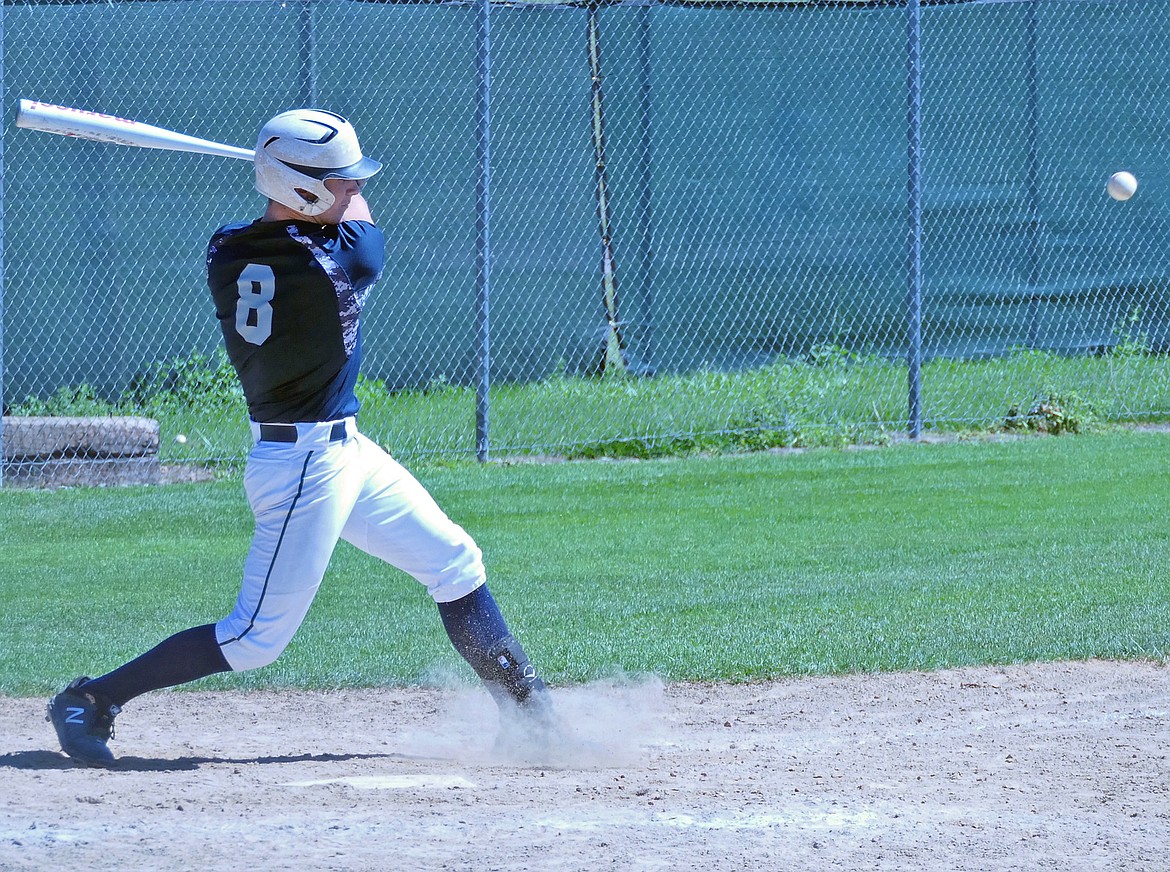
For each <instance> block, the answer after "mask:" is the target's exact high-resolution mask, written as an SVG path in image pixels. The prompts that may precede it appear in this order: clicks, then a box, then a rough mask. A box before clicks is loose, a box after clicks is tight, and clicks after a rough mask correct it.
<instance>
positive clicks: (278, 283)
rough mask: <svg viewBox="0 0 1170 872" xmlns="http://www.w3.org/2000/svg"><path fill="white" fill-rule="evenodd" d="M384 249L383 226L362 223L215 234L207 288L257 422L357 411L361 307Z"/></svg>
mask: <svg viewBox="0 0 1170 872" xmlns="http://www.w3.org/2000/svg"><path fill="white" fill-rule="evenodd" d="M384 247H385V240H384V239H383V237H382V231H381V230H379V229H378V228H377V227H375V226H374V225H373V224H370V223H368V222H365V221H344V222H342V223H341V224H338V225H324V226H322V225H319V224H313V223H311V222H307V221H256V222H253V223H252V224H233V225H228V226H226V227H221V228H220V229H219V230H217V231H216V232H215V235H214V236H212V238H211V242H210V244H209V245H208V247H207V285H208V287H209V288H210V289H211V296H212V299H213V300H214V301H215V315H216V317H217V318H218V319H219V326H220V329H221V330H222V331H223V338H224V344H225V345H226V346H227V353H228V357H229V358H230V359H231V362H232V366H234V367H235V369H236V373H237V374H238V375H239V377H240V384H241V385H243V388H244V396H245V397H246V398H247V400H248V412H249V414H250V415H251V417H252V419H253V420H255V421H259V422H261V423H294V422H297V421H330V420H335V419H337V418H344V417H346V416H348V415H353V414H356V413H357V410H358V401H357V397H356V396H355V395H354V384H355V383H356V382H357V376H358V369H359V367H360V366H361V356H362V335H361V312H362V306H363V305H364V304H365V300H366V295H367V294H368V293H369V290H370V288H371V287H372V286H373V284H374V282H376V281H377V280H378V277H379V276H380V275H381V273H382V263H383V257H384V253H383V252H384Z"/></svg>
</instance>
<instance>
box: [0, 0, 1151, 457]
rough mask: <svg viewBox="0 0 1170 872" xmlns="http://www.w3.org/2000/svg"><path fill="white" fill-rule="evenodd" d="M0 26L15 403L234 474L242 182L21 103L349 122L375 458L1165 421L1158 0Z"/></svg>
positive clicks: (212, 11) (285, 16)
mask: <svg viewBox="0 0 1170 872" xmlns="http://www.w3.org/2000/svg"><path fill="white" fill-rule="evenodd" d="M0 16H2V17H0V26H2V28H3V39H2V42H3V55H2V63H0V66H2V71H3V109H4V113H5V118H6V119H9V121H8V123H6V124H5V126H4V130H3V143H2V147H3V150H2V151H0V161H2V170H3V171H2V174H0V184H2V185H3V188H2V191H3V207H4V208H3V224H2V225H0V231H2V234H0V240H2V244H0V264H2V276H3V283H2V294H0V316H2V331H0V367H2V373H3V379H2V385H3V388H2V389H3V400H4V407H5V410H6V414H11V415H13V416H19V417H23V418H32V417H39V416H42V415H45V414H55V415H72V416H77V417H93V416H95V415H96V416H102V415H104V416H108V417H111V418H112V419H113V418H119V417H122V416H127V417H131V416H132V417H135V418H141V417H148V418H153V419H155V420H158V421H159V440H160V442H159V446H160V450H161V452H162V454H163V457H164V459H173V460H176V461H183V462H193V463H194V462H205V461H215V460H231V459H237V458H239V457H241V456H242V454H243V452H244V451H245V450H246V447H247V429H246V426H244V422H243V415H244V412H243V407H242V405H240V404H239V402H238V397H236V398H233V397H231V396H230V392H231V387H230V373H226V374H225V372H224V371H223V367H222V361H220V360H218V359H217V357H216V354H217V351H216V349H217V347H218V344H219V342H218V330H217V327H216V324H215V322H214V318H213V316H212V315H211V308H210V301H209V298H208V295H207V292H206V288H205V284H204V277H203V274H202V269H203V253H204V248H205V245H206V242H207V239H208V237H209V236H210V233H211V232H212V231H213V230H214V229H215V228H216V227H217V226H219V225H220V224H223V223H226V222H228V221H233V220H241V219H247V218H249V217H252V216H255V215H257V214H258V213H259V211H260V206H261V204H260V202H259V199H258V195H257V194H256V193H255V192H254V191H253V190H252V189H251V179H250V172H249V169H248V167H247V165H246V164H245V163H243V162H238V161H224V160H220V159H216V158H212V157H196V156H192V155H182V154H173V153H167V152H159V151H145V150H137V149H129V148H123V147H118V146H109V145H101V144H96V143H89V142H82V141H75V140H65V139H63V138H60V137H51V136H47V135H44V134H38V133H32V132H29V131H25V130H18V129H15V128H14V127H13V126H12V124H11V119H12V118H13V115H14V113H15V108H16V103H17V100H19V99H20V98H22V97H26V98H35V99H40V100H45V101H48V102H53V103H58V104H63V105H73V106H79V107H83V108H87V109H94V110H98V111H101V112H105V113H109V114H114V115H120V116H124V117H130V118H135V119H138V120H141V121H145V122H148V123H151V124H156V125H159V126H164V127H169V128H173V129H177V130H180V131H183V132H186V133H190V134H193V135H196V136H202V137H205V138H209V139H214V140H217V141H224V142H230V143H236V144H241V145H250V144H251V142H252V139H253V137H254V135H255V130H256V129H257V128H258V127H259V125H260V124H261V123H262V122H263V121H264V120H265V119H266V118H268V117H270V116H271V115H273V114H275V113H276V112H278V111H281V110H283V109H287V108H290V107H294V106H298V105H318V106H323V107H327V108H330V109H333V110H335V111H338V112H340V113H342V114H344V115H346V116H348V117H349V118H351V119H352V120H353V121H354V122H355V124H356V125H357V127H358V129H359V132H360V134H361V138H362V142H363V145H364V147H365V149H366V151H367V152H368V153H370V154H372V155H374V156H377V157H379V158H380V159H382V160H383V161H384V162H385V163H386V165H387V168H388V169H387V171H386V172H384V173H383V174H382V175H380V176H379V177H378V178H377V179H376V180H375V181H374V183H372V184H371V186H370V189H369V192H368V196H369V199H370V201H371V203H372V205H373V207H374V209H375V215H376V217H377V219H378V221H379V223H380V224H382V225H383V227H384V228H385V230H386V231H387V236H388V240H389V242H388V246H389V250H388V252H387V254H388V258H387V270H386V273H385V274H384V278H383V280H382V282H381V284H380V285H379V287H378V288H377V289H375V294H374V295H373V297H372V302H371V304H370V306H369V308H368V311H367V315H366V366H365V370H366V375H367V376H368V378H369V381H368V382H366V383H365V384H363V386H362V390H363V392H364V393H363V399H364V401H365V404H366V405H365V409H366V411H365V412H364V413H363V429H365V430H366V432H367V433H369V434H370V435H372V436H373V437H374V438H377V439H379V440H381V441H383V442H384V443H385V444H387V445H388V446H389V447H390V448H391V449H392V450H394V451H395V452H396V453H399V454H402V455H428V456H436V455H437V456H460V455H463V456H472V455H477V456H479V457H481V458H482V457H486V456H488V454H489V452H491V453H494V454H511V453H541V452H558V451H567V450H573V449H575V448H579V447H580V446H582V445H586V444H593V443H607V442H616V441H621V440H655V439H660V440H662V439H677V438H680V437H691V436H695V435H699V434H704V433H712V432H720V431H727V430H735V429H744V428H747V429H757V430H761V431H767V430H770V429H771V430H785V431H790V432H793V433H796V432H798V431H800V430H801V428H808V427H829V428H834V427H835V428H844V429H848V428H851V427H852V428H866V427H876V428H883V429H891V428H892V429H901V430H909V431H910V432H911V433H912V434H917V432H918V431H919V429H920V428H933V427H943V426H986V425H987V424H989V423H994V422H996V421H1002V420H1003V419H1004V417H1005V415H1009V414H1010V411H1011V410H1012V409H1013V408H1014V407H1015V406H1018V405H1019V404H1020V403H1021V402H1022V403H1024V404H1025V405H1026V404H1027V402H1028V401H1029V398H1030V397H1033V396H1037V397H1041V398H1042V395H1044V393H1045V391H1049V390H1057V391H1062V392H1064V393H1065V394H1070V395H1077V396H1080V397H1082V398H1084V399H1086V401H1087V402H1089V403H1091V405H1092V407H1093V409H1094V412H1095V414H1097V415H1098V416H1100V417H1103V418H1106V419H1110V420H1122V419H1126V418H1129V417H1140V416H1152V415H1165V414H1167V413H1170V378H1168V377H1167V372H1166V368H1165V366H1164V365H1163V360H1164V358H1163V357H1162V356H1161V353H1162V352H1163V351H1164V350H1165V349H1166V347H1167V344H1168V342H1170V308H1168V303H1167V292H1168V289H1170V213H1168V211H1167V208H1168V207H1167V199H1166V190H1167V183H1168V182H1170V170H1168V167H1170V160H1168V157H1170V154H1168V152H1170V138H1168V137H1167V136H1166V135H1165V132H1166V128H1167V123H1168V122H1170V74H1168V73H1170V16H1166V15H1165V4H1164V3H1163V2H1161V0H1117V2H1108V0H1010V2H1009V0H1001V2H973V0H968V2H929V0H905V2H855V3H851V2H831V3H830V2H807V3H806V2H758V3H752V2H741V3H687V2H670V3H666V2H653V0H635V2H612V3H539V2H509V3H492V4H490V5H489V4H488V3H487V2H486V0H475V2H469V3H459V2H455V3H448V2H444V3H426V2H421V3H420V2H410V3H386V2H362V0H294V2H276V0H272V2H270V0H249V2H242V0H158V2H145V3H144V2H130V0H126V2H119V0H115V2H103V3H100V4H99V3H88V2H76V3H68V2H52V3H35V2H13V3H7V4H5V5H4V6H3V8H2V11H0ZM489 24H490V31H489ZM489 34H490V39H489ZM1119 169H1126V170H1129V171H1131V172H1133V173H1135V175H1137V177H1138V179H1139V180H1140V187H1139V191H1138V194H1137V195H1136V196H1135V197H1134V198H1133V199H1132V200H1130V201H1129V202H1126V203H1117V202H1114V201H1112V200H1110V199H1109V198H1108V197H1107V196H1106V195H1105V193H1104V188H1105V180H1106V178H1107V177H1108V176H1109V174H1110V173H1111V172H1113V171H1115V170H1119ZM1122 352H1123V353H1122ZM802 367H803V368H802ZM806 370H808V371H806ZM814 370H815V371H814ZM827 370H828V371H829V374H828V375H826V371H827ZM225 385H226V386H225ZM26 424H27V422H26ZM180 433H181V434H182V435H184V436H186V437H187V438H186V441H185V442H183V443H175V442H174V441H173V438H174V436H176V435H178V434H180ZM34 441H35V440H34ZM49 441H51V440H46V443H47V442H49ZM70 451H81V449H67V450H64V453H65V454H68V453H69V452H70ZM59 453H60V452H59ZM82 453H84V452H83V451H82ZM9 454H11V453H10V452H9ZM10 459H11V458H10ZM30 462H31V461H30ZM9 468H10V471H11V470H12V469H14V468H16V467H13V466H11V465H10V467H9Z"/></svg>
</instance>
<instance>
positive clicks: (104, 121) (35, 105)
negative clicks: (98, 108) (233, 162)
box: [16, 100, 254, 161]
mask: <svg viewBox="0 0 1170 872" xmlns="http://www.w3.org/2000/svg"><path fill="white" fill-rule="evenodd" d="M16 126H17V127H22V128H25V129H26V130H40V131H43V132H45V133H56V134H58V135H60V136H75V137H78V138H79V139H90V140H95V141H97V142H112V143H116V144H118V145H130V146H135V147H137V148H158V149H164V150H168V151H185V152H193V153H195V154H210V155H216V156H218V157H232V158H236V159H238V160H248V161H250V160H252V159H253V157H254V153H253V151H252V149H250V148H239V147H237V146H234V145H225V144H223V143H222V142H212V141H211V140H207V139H199V138H197V137H194V136H187V135H186V134H184V133H176V132H175V131H173V130H167V129H165V128H162V127H154V126H152V125H150V124H143V123H141V122H138V121H131V120H130V119H129V118H119V117H117V116H116V115H104V114H102V113H100V112H90V111H88V110H86V109H75V108H73V107H70V106H56V105H54V104H52V103H41V102H38V101H35V100H21V101H20V106H19V108H18V110H17V112H16Z"/></svg>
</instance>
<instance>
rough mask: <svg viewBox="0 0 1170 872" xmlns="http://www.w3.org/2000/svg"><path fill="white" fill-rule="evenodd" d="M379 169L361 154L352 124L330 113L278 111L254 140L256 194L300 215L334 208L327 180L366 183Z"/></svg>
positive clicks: (375, 163) (318, 213)
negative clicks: (361, 180)
mask: <svg viewBox="0 0 1170 872" xmlns="http://www.w3.org/2000/svg"><path fill="white" fill-rule="evenodd" d="M380 169H382V165H381V164H380V163H378V161H376V160H372V159H370V158H368V157H364V156H363V155H362V148H361V146H360V145H359V144H358V138H357V133H355V132H354V129H353V125H351V124H350V123H349V122H348V121H346V120H345V119H344V118H342V117H341V116H340V115H336V114H334V113H333V112H325V111H323V110H320V109H293V110H291V111H289V112H281V113H280V114H279V115H277V116H276V117H275V118H273V119H272V120H271V121H269V122H268V123H267V124H265V125H264V126H263V127H262V128H260V136H259V137H258V138H257V140H256V190H257V191H259V192H260V193H261V194H263V195H264V196H266V197H268V198H269V199H271V200H275V201H276V202H278V203H282V204H284V205H285V206H288V207H289V208H290V209H295V210H296V211H297V212H300V213H301V214H302V215H308V216H313V215H320V214H321V213H322V212H324V211H326V210H327V209H328V208H329V207H330V206H332V205H333V203H334V200H335V198H334V196H333V195H332V194H331V193H329V190H328V189H327V188H326V187H325V180H326V179H368V178H369V177H370V176H372V175H374V173H376V172H378V170H380Z"/></svg>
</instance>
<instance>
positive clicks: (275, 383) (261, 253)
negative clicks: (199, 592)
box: [48, 109, 554, 766]
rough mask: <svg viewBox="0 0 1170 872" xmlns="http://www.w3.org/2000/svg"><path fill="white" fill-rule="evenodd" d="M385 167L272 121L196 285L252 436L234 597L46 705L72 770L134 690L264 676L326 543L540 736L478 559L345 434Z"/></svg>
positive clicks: (308, 131)
mask: <svg viewBox="0 0 1170 872" xmlns="http://www.w3.org/2000/svg"><path fill="white" fill-rule="evenodd" d="M380 169H381V164H379V163H378V162H377V161H375V160H372V159H370V158H368V157H366V156H364V155H363V154H362V151H361V147H360V145H359V143H358V138H357V134H356V133H355V132H354V129H353V127H352V126H351V125H350V123H349V122H348V121H346V120H345V119H344V118H342V117H341V116H339V115H335V114H333V113H331V112H324V111H319V110H315V109H297V110H293V111H290V112H283V113H281V114H279V115H277V116H276V117H275V118H273V119H272V120H270V121H269V122H268V123H267V124H265V125H264V126H263V128H262V129H261V130H260V135H259V139H258V141H257V143H256V158H255V173H256V188H257V189H258V190H259V191H260V193H262V194H263V195H264V196H265V197H267V198H268V206H267V209H266V210H265V212H264V214H263V216H262V217H261V218H259V219H258V220H256V221H253V222H251V223H245V224H231V225H228V226H226V227H222V228H220V229H219V230H217V231H216V232H215V234H214V235H213V236H212V238H211V241H210V244H209V245H208V249H207V283H208V286H209V287H210V289H211V296H212V298H213V300H214V303H215V313H216V317H217V318H218V319H219V324H220V328H221V329H222V332H223V338H224V342H225V345H226V347H227V352H228V356H229V357H230V358H231V362H232V365H233V366H234V367H235V369H236V372H237V374H238V375H239V379H240V382H241V384H242V386H243V389H244V395H245V397H246V398H247V401H248V411H249V415H250V417H251V424H252V435H253V437H254V440H255V444H254V446H253V448H252V450H251V452H250V454H249V455H248V462H247V466H246V469H245V472H244V489H245V491H246V493H247V497H248V501H249V503H250V504H251V507H252V511H253V513H254V515H255V519H256V526H255V532H254V535H253V538H252V544H251V548H250V549H249V551H248V556H247V559H246V560H245V562H244V574H243V584H242V586H241V588H240V593H239V598H238V599H237V601H236V605H235V608H234V609H233V610H232V612H231V614H229V615H228V616H227V617H225V618H223V619H222V620H220V621H218V622H217V623H214V624H205V625H203V626H199V627H193V628H191V629H189V630H184V631H183V632H180V633H176V634H175V635H173V636H171V637H170V638H168V639H166V640H165V641H163V642H162V643H160V644H159V645H158V646H156V647H155V648H153V649H151V650H150V651H147V652H146V653H145V654H143V655H141V656H140V657H138V658H137V659H135V660H132V661H130V662H129V663H126V664H125V665H123V666H121V667H119V668H118V669H115V670H114V671H113V672H110V673H108V674H106V675H103V676H101V677H100V678H94V679H91V678H78V679H77V680H75V681H73V682H72V683H71V684H70V685H69V686H68V687H66V688H65V689H64V690H62V691H61V692H60V693H58V694H57V695H56V696H54V697H53V698H52V699H51V700H50V701H49V706H48V719H49V720H50V721H51V722H52V724H53V726H54V728H55V729H56V731H57V737H58V739H59V740H60V743H61V748H62V750H64V752H65V753H66V754H68V755H69V756H70V757H72V758H73V759H74V760H76V761H78V762H80V763H83V764H86V765H89V766H111V765H113V764H114V756H113V754H112V753H111V752H110V749H109V747H108V745H107V743H108V741H109V739H110V738H111V736H112V735H113V724H114V718H115V716H116V715H117V714H118V713H119V712H120V711H121V709H122V707H123V706H124V705H125V704H126V703H127V702H129V701H130V700H131V699H133V698H134V697H136V696H139V695H140V694H143V693H146V692H147V691H151V690H156V689H158V688H162V687H169V686H172V685H176V684H181V683H185V682H189V681H194V680H195V679H198V678H202V677H203V676H206V675H211V674H213V673H217V672H228V671H238V670H245V669H256V668H258V667H261V666H265V665H267V664H269V663H271V662H273V661H274V660H275V659H276V658H277V657H278V656H279V655H280V653H281V651H283V650H284V648H285V646H286V645H288V643H289V641H290V640H291V639H292V637H293V634H294V633H295V632H296V630H297V627H299V626H300V624H301V621H302V620H303V619H304V617H305V614H306V612H307V611H308V609H309V605H310V604H311V603H312V601H313V597H314V596H315V594H316V593H317V588H318V586H319V585H320V584H321V579H322V577H323V576H324V574H325V570H326V567H327V566H328V563H329V559H330V556H331V555H332V553H333V549H334V546H335V545H336V544H337V541H338V539H345V540H346V541H347V542H351V543H353V544H354V545H356V546H357V547H358V548H361V549H362V550H364V551H367V552H368V553H370V554H373V555H375V556H377V557H379V558H381V559H382V560H384V561H385V562H386V563H389V564H390V565H392V566H395V567H397V568H398V569H401V570H403V571H405V572H406V573H408V574H409V575H411V576H413V577H414V578H415V579H416V580H417V581H418V582H420V583H421V584H423V585H425V586H426V589H427V593H429V594H430V596H431V598H432V599H433V600H434V601H435V603H436V605H437V606H438V611H439V616H440V618H441V619H442V622H443V625H444V627H445V629H446V631H447V635H448V636H449V637H450V639H451V642H452V644H453V645H454V646H455V648H456V650H457V651H458V652H459V653H460V654H461V655H462V656H463V657H464V658H465V659H466V660H467V662H468V663H469V664H470V665H471V667H472V669H473V670H475V672H476V674H477V675H478V676H479V677H480V678H481V679H482V680H483V681H484V683H485V685H486V686H487V688H488V690H489V691H490V692H491V694H492V696H493V697H494V698H495V700H496V702H497V703H498V704H499V706H500V709H501V724H502V725H504V726H505V728H507V725H508V724H510V723H520V724H524V723H530V724H533V725H539V726H543V727H546V728H548V729H550V730H551V729H552V726H553V723H554V721H553V718H552V710H551V706H550V702H549V694H548V691H547V689H546V688H545V685H544V683H543V682H542V681H541V679H540V677H539V676H538V675H537V673H536V670H535V668H534V667H533V666H532V664H531V663H530V662H529V659H528V657H527V656H526V655H525V653H524V649H523V648H522V647H521V646H520V644H519V643H518V642H517V641H516V639H515V638H514V637H513V636H512V634H511V633H509V631H508V627H507V624H506V623H505V621H504V618H503V617H502V616H501V614H500V610H499V608H498V607H497V605H496V603H495V601H494V600H493V598H492V595H491V593H490V592H489V591H488V587H487V585H486V583H485V573H484V566H483V560H482V555H481V553H480V550H479V548H477V547H476V545H475V543H474V542H473V541H472V539H471V537H470V536H468V534H467V533H466V532H465V531H464V530H463V529H462V528H461V527H459V526H458V525H457V524H455V523H454V522H453V521H451V520H450V519H449V518H448V517H447V516H446V515H445V514H444V513H443V512H442V510H441V509H440V508H439V507H438V505H436V504H435V501H434V500H433V499H432V498H431V496H430V494H428V493H427V491H426V490H425V489H424V488H423V487H422V485H420V484H419V483H418V481H416V480H415V479H414V478H413V477H412V476H411V474H410V473H409V472H407V471H406V469H404V468H403V467H402V466H401V465H399V464H398V463H397V462H396V461H395V460H394V459H393V458H392V457H390V455H389V454H387V453H386V452H385V451H383V450H382V449H381V448H379V447H378V446H377V445H376V444H375V443H374V442H372V441H370V440H369V439H367V438H366V437H365V436H363V435H362V434H361V433H360V432H359V431H358V428H357V421H356V415H357V412H358V401H357V398H356V397H355V395H354V384H355V382H356V380H357V376H358V368H359V366H360V364H361V356H362V331H361V314H362V308H363V306H364V304H365V301H366V298H367V295H368V294H369V292H370V289H371V288H372V287H373V285H374V283H375V282H376V281H377V280H378V278H379V276H380V274H381V272H382V263H383V249H384V244H385V243H384V239H383V236H382V232H381V230H379V229H378V227H377V226H376V225H375V224H374V222H373V219H372V217H371V215H370V209H369V206H368V205H367V203H366V200H365V199H364V197H363V196H362V193H361V191H362V187H363V185H364V184H365V182H366V181H367V180H368V179H369V178H370V177H371V176H373V175H375V174H376V173H377V172H378V170H380Z"/></svg>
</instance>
